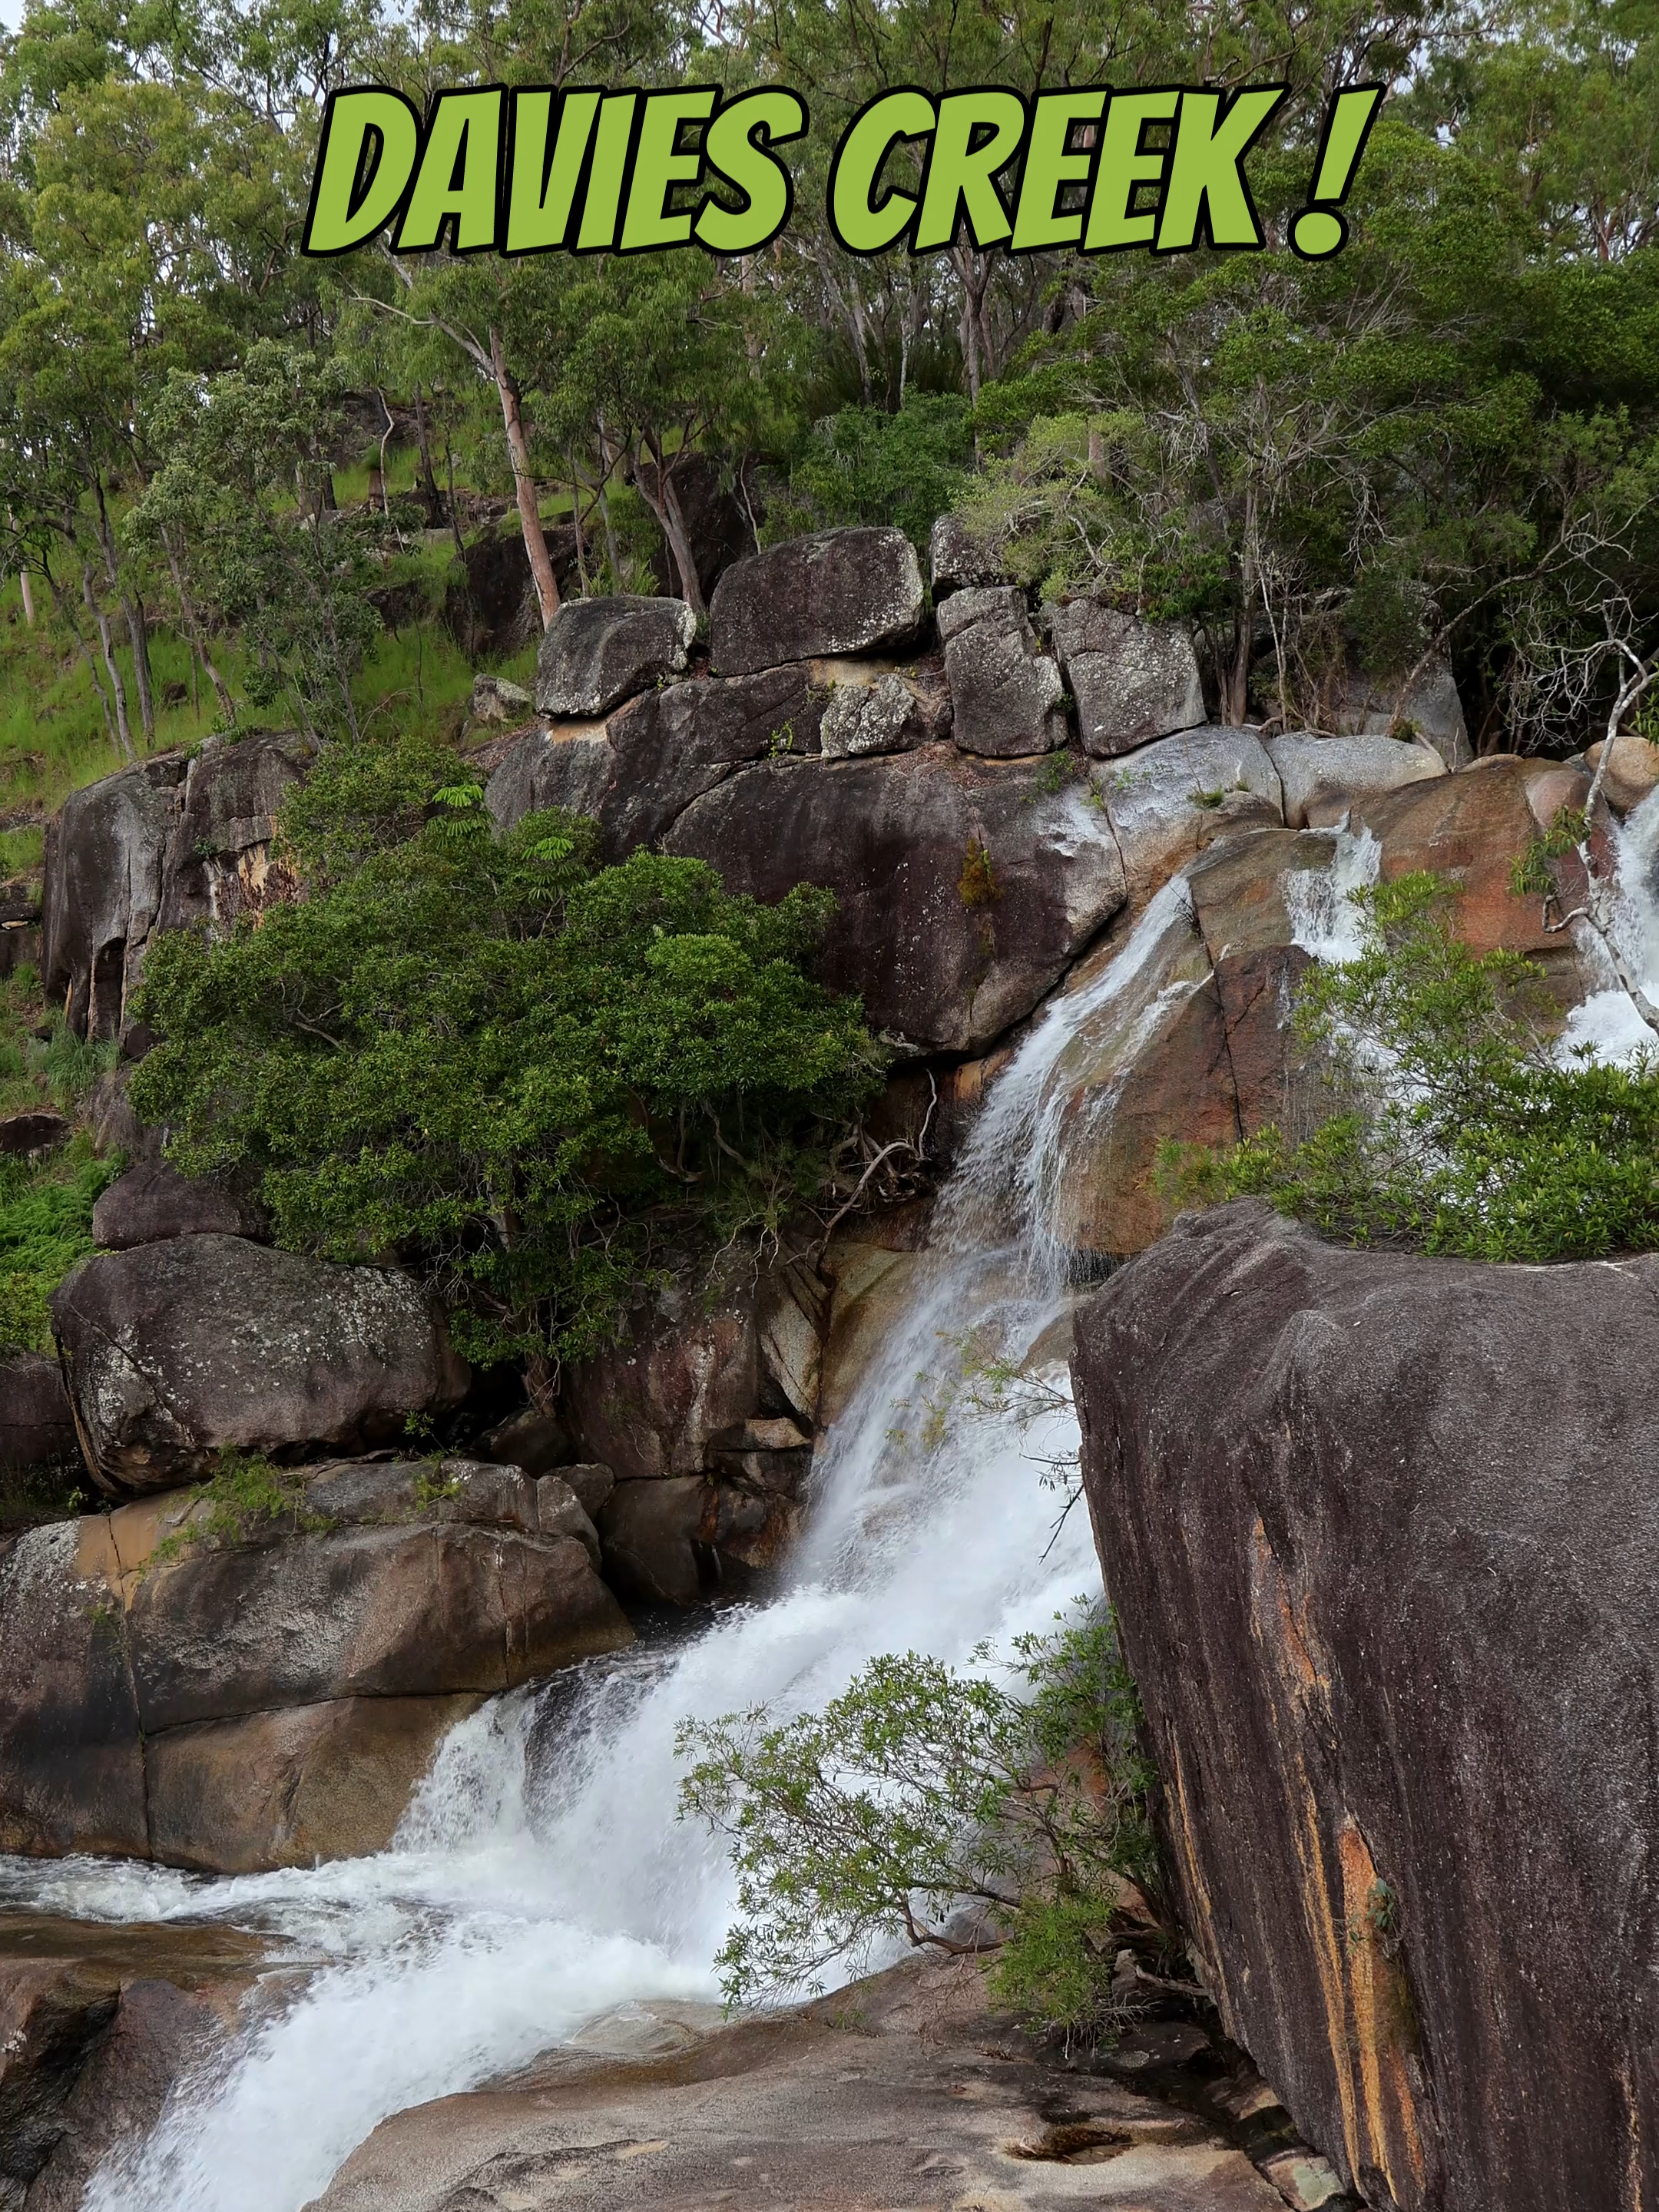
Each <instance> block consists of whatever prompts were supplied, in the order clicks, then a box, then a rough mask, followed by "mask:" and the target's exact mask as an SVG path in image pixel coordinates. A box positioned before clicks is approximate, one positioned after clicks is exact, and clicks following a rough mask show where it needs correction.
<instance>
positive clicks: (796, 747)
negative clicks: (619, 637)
mask: <svg viewBox="0 0 1659 2212" xmlns="http://www.w3.org/2000/svg"><path fill="white" fill-rule="evenodd" d="M825 696H826V695H825V694H824V692H823V690H821V689H820V688H819V687H817V686H816V685H815V684H813V682H812V680H811V672H810V671H809V670H808V669H806V668H805V666H802V665H799V664H797V665H793V666H790V667H787V668H774V669H768V670H766V671H763V673H762V674H761V675H758V676H744V677H736V678H732V679H730V680H729V681H722V680H718V679H716V680H713V681H708V680H703V681H694V682H689V683H685V684H670V685H667V686H666V687H665V688H664V689H663V690H659V691H658V690H653V691H647V692H646V693H645V694H644V695H643V696H641V697H640V698H637V699H634V700H630V701H629V703H628V705H626V706H625V707H623V708H622V709H621V710H620V712H618V713H617V714H612V715H611V716H610V717H609V718H608V719H607V720H605V721H603V722H592V723H587V724H584V725H581V726H578V727H576V728H574V729H568V728H562V727H560V726H555V727H554V728H553V729H552V730H550V731H549V732H541V731H539V730H532V732H529V733H528V735H526V737H524V738H520V740H519V741H518V743H517V744H515V745H514V746H513V748H512V749H511V750H510V751H509V752H508V753H507V756H506V757H504V758H503V759H502V761H501V763H500V765H499V766H498V767H497V768H496V769H495V772H494V774H493V775H491V776H490V779H489V783H488V784H487V786H486V787H485V793H484V803H485V805H487V806H488V807H489V811H490V813H491V815H492V816H493V817H494V818H495V821H496V822H497V823H499V824H500V825H501V828H503V829H507V828H510V827H511V826H512V824H513V823H515V822H519V821H521V820H522V819H523V817H525V815H526V814H527V813H529V812H531V811H532V809H534V808H537V807H543V806H564V807H568V808H569V809H570V810H571V811H573V812H575V813H578V814H586V815H591V816H592V817H593V819H594V820H595V821H597V822H598V823H599V826H600V829H601V831H602V833H603V838H604V849H605V857H606V858H607V859H608V860H623V859H625V858H626V857H627V855H628V854H629V853H631V852H633V851H635V849H636V848H638V847H639V846H641V845H654V844H655V843H657V842H658V841H659V839H660V838H661V837H662V836H665V834H666V832H667V831H668V830H669V829H671V828H672V826H673V824H674V823H676V822H677V821H678V818H679V817H680V816H681V814H683V813H684V811H685V809H686V807H687V806H689V805H690V803H691V801H692V800H693V799H697V798H700V797H701V796H702V794H703V793H705V792H708V791H712V790H713V789H714V787H715V786H716V785H717V784H719V783H720V782H722V781H724V779H725V778H726V776H727V775H729V774H730V773H731V771H732V769H733V768H734V767H736V766H738V765H739V764H741V763H744V762H748V761H756V760H765V759H767V758H769V757H774V756H779V757H781V756H788V757H798V756H802V755H806V754H811V753H816V752H817V750H818V726H819V722H820V720H821V718H822V716H823V712H824V706H825Z"/></svg>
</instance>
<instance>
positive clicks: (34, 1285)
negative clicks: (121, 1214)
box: [0, 1137, 120, 1352]
mask: <svg viewBox="0 0 1659 2212" xmlns="http://www.w3.org/2000/svg"><path fill="white" fill-rule="evenodd" d="M119 1172H120V1169H119V1165H118V1163H116V1162H113V1161H109V1160H96V1159H94V1158H93V1157H92V1148H91V1144H90V1142H89V1140H88V1139H86V1138H85V1137H80V1138H76V1139H75V1140H74V1142H73V1143H71V1144H70V1145H69V1146H66V1147H65V1148H64V1151H62V1152H58V1153H57V1154H56V1155H54V1156H53V1157H52V1158H49V1159H47V1160H46V1161H44V1162H41V1163H39V1164H33V1165H31V1164H29V1163H28V1162H27V1161H23V1160H15V1159H13V1160H5V1161H0V1346H3V1347H4V1348H6V1349H8V1350H18V1349H21V1350H22V1351H26V1352H50V1351H51V1350H52V1328H51V1324H50V1321H49V1318H48V1316H47V1312H46V1300H47V1299H48V1298H49V1297H51V1295H52V1292H53V1291H55V1290H56V1289H57V1287H58V1285H59V1283H61V1282H62V1281H63V1279H64V1276H65V1275H66V1274H68V1273H69V1271H70V1268H71V1267H75V1266H76V1264H77V1262H79V1261H82V1260H84V1259H85V1258H86V1257H87V1255H88V1253H90V1252H91V1250H92V1249H93V1247H92V1209H93V1207H94V1205H95V1204H96V1202H97V1200H98V1198H99V1195H100V1193H101V1192H102V1191H103V1190H104V1189H105V1188H106V1187H107V1186H108V1185H109V1184H110V1183H112V1182H113V1181H114V1179H115V1177H116V1176H117V1175H118V1174H119Z"/></svg>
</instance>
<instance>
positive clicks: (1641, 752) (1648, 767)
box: [1584, 730, 1659, 814]
mask: <svg viewBox="0 0 1659 2212" xmlns="http://www.w3.org/2000/svg"><path fill="white" fill-rule="evenodd" d="M1605 749H1606V748H1605V745H1604V744H1595V745H1592V746H1591V747H1590V748H1589V751H1588V752H1587V753H1586V754H1585V755H1584V765H1585V767H1586V768H1588V769H1589V770H1590V771H1591V773H1592V774H1594V772H1595V770H1596V769H1599V768H1600V767H1601V755H1602V753H1603V751H1604V750H1605ZM1656 787H1659V745H1656V744H1650V742H1649V740H1648V739H1647V738H1638V736H1637V734H1636V732H1635V731H1634V730H1621V731H1620V732H1619V735H1618V736H1617V737H1616V738H1614V739H1613V758H1612V759H1611V760H1610V761H1609V762H1608V763H1607V775H1606V776H1605V777H1604V778H1603V780H1602V784H1601V788H1602V790H1603V791H1604V792H1605V793H1607V804H1608V805H1609V806H1616V807H1617V808H1618V810H1619V811H1620V813H1621V814H1628V813H1629V812H1630V811H1631V810H1632V808H1633V807H1637V806H1639V805H1641V804H1642V801H1643V800H1644V799H1645V798H1646V797H1647V795H1648V793H1650V791H1652V790H1654V789H1655V788H1656Z"/></svg>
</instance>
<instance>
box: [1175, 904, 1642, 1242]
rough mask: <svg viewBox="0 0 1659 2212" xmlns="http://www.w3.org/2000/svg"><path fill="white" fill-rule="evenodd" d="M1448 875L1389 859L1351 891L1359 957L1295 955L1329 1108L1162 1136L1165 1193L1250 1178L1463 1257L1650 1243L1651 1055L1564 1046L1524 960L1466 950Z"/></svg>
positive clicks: (1185, 1196) (1358, 1230)
mask: <svg viewBox="0 0 1659 2212" xmlns="http://www.w3.org/2000/svg"><path fill="white" fill-rule="evenodd" d="M1353 896H1354V898H1355V900H1356V902H1357V903H1358V906H1359V908H1360V910H1361V913H1362V915H1363V917H1364V937H1363V944H1362V949H1361V951H1360V954H1359V957H1358V958H1357V959H1355V960H1352V961H1348V962H1346V963H1336V964H1330V965H1326V964H1320V965H1316V966H1315V967H1313V968H1311V969H1310V970H1309V971H1308V974H1307V975H1306V976H1305V977H1304V981H1303V985H1302V988H1301V991H1300V994H1299V995H1298V998H1297V1006H1296V1010H1295V1016H1294V1027H1295V1030H1296V1033H1297V1037H1298V1039H1299V1041H1300V1042H1301V1045H1302V1047H1303V1048H1304V1052H1305V1053H1306V1054H1308V1056H1309V1060H1310V1065H1312V1066H1316V1067H1317V1068H1318V1069H1319V1070H1320V1071H1321V1073H1322V1076H1323V1079H1324V1084H1325V1086H1326V1096H1327V1097H1328V1103H1329V1104H1330V1107H1331V1111H1330V1113H1329V1115H1328V1118H1327V1119H1326V1120H1325V1121H1324V1122H1323V1124H1322V1126H1321V1127H1317V1128H1316V1130H1315V1131H1314V1132H1313V1133H1312V1134H1311V1135H1310V1136H1309V1137H1307V1138H1306V1139H1304V1140H1303V1141H1301V1142H1300V1143H1294V1142H1292V1141H1291V1139H1288V1138H1287V1137H1286V1136H1285V1133H1283V1132H1282V1131H1281V1130H1279V1128H1277V1127H1267V1128H1266V1129H1264V1130H1262V1131H1261V1133H1260V1134H1259V1135H1257V1136H1255V1137H1252V1138H1249V1139H1247V1140H1246V1141H1245V1142H1244V1143H1243V1144H1241V1145H1237V1146H1234V1147H1232V1148H1231V1150H1229V1151H1225V1152H1206V1151H1202V1150H1199V1149H1194V1148H1187V1147H1182V1146H1176V1145H1173V1144H1166V1145H1165V1146H1164V1148H1163V1151H1162V1152H1161V1154H1160V1159H1159V1170H1158V1174H1159V1182H1160V1187H1161V1188H1162V1189H1163V1191H1164V1194H1165V1196H1166V1197H1168V1198H1170V1200H1173V1201H1175V1202H1176V1203H1182V1202H1186V1203H1199V1204H1216V1203H1219V1202H1221V1201H1222V1200H1226V1199H1229V1198H1237V1197H1242V1196H1246V1195H1249V1194H1259V1195H1261V1196H1263V1197H1267V1198H1269V1199H1271V1200H1273V1203H1274V1204H1275V1205H1276V1206H1279V1208H1280V1209H1281V1211H1283V1212H1286V1213H1289V1214H1292V1215H1294V1216H1296V1217H1297V1218H1300V1219H1303V1220H1306V1221H1309V1222H1310V1223H1311V1224H1312V1225H1314V1226H1315V1227H1316V1228H1317V1229H1319V1230H1320V1231H1322V1232H1323V1233H1324V1234H1326V1235H1328V1236H1333V1237H1341V1238H1344V1239H1346V1240H1347V1241H1348V1242H1350V1243H1362V1244H1363V1243H1397V1244H1401V1245H1407V1246H1411V1247H1414V1248H1416V1249H1420V1250H1423V1251H1425V1252H1432V1253H1449V1254H1460V1255H1463V1256H1464V1257H1467V1258H1470V1259H1478V1260H1522V1261H1541V1260H1574V1259H1597V1258H1601V1257H1603V1256H1605V1255H1607V1254H1610V1253H1616V1252H1630V1251H1643V1250H1647V1249H1652V1248H1653V1247H1654V1246H1655V1245H1656V1244H1659V1055H1656V1056H1653V1057H1649V1058H1646V1059H1644V1060H1641V1061H1640V1062H1638V1064H1636V1065H1634V1066H1628V1067H1625V1066H1605V1065H1602V1064H1601V1063H1600V1062H1598V1061H1596V1060H1594V1059H1592V1058H1591V1057H1589V1054H1588V1053H1586V1052H1584V1051H1583V1050H1581V1051H1579V1052H1577V1053H1576V1054H1572V1055H1571V1056H1569V1057H1568V1058H1567V1059H1565V1060H1562V1059H1560V1058H1559V1057H1558V1056H1557V1053H1556V1051H1555V1048H1554V1042H1553V1032H1554V1031H1555V1030H1556V1029H1557V1028H1558V1026H1559V1016H1557V1014H1556V1012H1555V1010H1554V1008H1553V1004H1552V1002H1551V1001H1550V1000H1549V999H1548V997H1547V994H1546V993H1545V991H1544V988H1543V975H1542V971H1541V969H1539V968H1538V967H1537V965H1536V964H1535V963H1533V962H1531V961H1528V960H1525V959H1523V958H1522V957H1520V955H1518V954H1516V953H1512V952H1504V951H1494V952H1487V953H1484V954H1476V953H1474V952H1473V951H1470V950H1469V948H1468V945H1464V944H1462V942H1460V940H1459V939H1457V938H1456V937H1455V935H1454V934H1453V933H1452V930H1451V928H1450V927H1449V921H1448V920H1447V912H1446V909H1447V906H1448V903H1449V900H1450V898H1451V896H1453V894H1452V893H1451V891H1450V890H1449V888H1448V886H1447V885H1445V884H1443V883H1441V882H1439V881H1437V879H1436V878H1432V877H1430V876H1423V875H1414V876H1403V877H1401V878H1397V879H1396V880H1395V882H1393V883H1389V884H1377V885H1375V886H1374V887H1372V888H1371V889H1370V890H1364V891H1359V892H1356V893H1354V894H1353Z"/></svg>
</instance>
